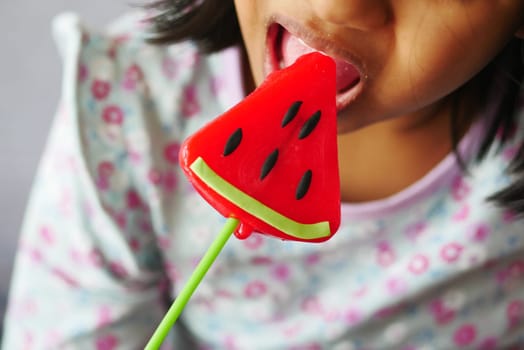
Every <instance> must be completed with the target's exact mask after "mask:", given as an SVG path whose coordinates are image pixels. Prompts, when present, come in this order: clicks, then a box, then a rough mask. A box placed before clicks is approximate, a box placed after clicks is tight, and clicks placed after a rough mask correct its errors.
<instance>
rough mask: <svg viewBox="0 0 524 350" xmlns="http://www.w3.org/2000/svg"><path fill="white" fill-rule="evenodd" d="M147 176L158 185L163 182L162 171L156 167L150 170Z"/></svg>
mask: <svg viewBox="0 0 524 350" xmlns="http://www.w3.org/2000/svg"><path fill="white" fill-rule="evenodd" d="M147 178H148V179H149V182H151V183H152V184H153V185H154V186H158V185H160V184H161V183H162V174H161V173H160V171H158V170H156V169H151V170H149V173H148V174H147Z"/></svg>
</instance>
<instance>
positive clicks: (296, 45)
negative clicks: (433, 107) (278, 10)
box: [265, 23, 362, 110]
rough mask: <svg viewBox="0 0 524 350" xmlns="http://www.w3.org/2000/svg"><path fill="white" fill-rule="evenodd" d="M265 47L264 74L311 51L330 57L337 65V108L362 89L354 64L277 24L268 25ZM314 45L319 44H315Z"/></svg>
mask: <svg viewBox="0 0 524 350" xmlns="http://www.w3.org/2000/svg"><path fill="white" fill-rule="evenodd" d="M319 45H321V44H319ZM326 45H327V44H324V46H326ZM267 47H268V56H269V57H268V58H267V60H266V67H265V68H266V74H269V73H271V72H273V71H275V70H278V69H282V68H285V67H288V66H290V65H291V64H293V63H294V62H295V61H296V60H297V59H298V58H299V57H300V56H303V55H305V54H308V53H311V52H315V51H319V52H322V53H324V54H326V55H328V56H330V57H332V58H333V59H334V60H335V63H336V65H337V79H336V81H337V110H341V109H343V108H345V107H346V106H347V105H349V103H351V102H352V101H353V100H354V99H355V98H356V97H357V95H358V94H359V93H360V91H361V90H362V84H361V81H362V79H361V74H360V72H359V70H357V68H356V66H355V65H354V64H352V63H350V62H348V61H346V60H343V59H340V58H337V57H334V56H333V55H330V54H328V53H326V52H324V51H323V50H322V49H320V48H319V49H315V48H313V47H311V46H310V45H308V44H306V43H305V42H304V40H303V39H301V38H300V37H299V36H297V35H293V34H292V33H291V32H290V31H288V30H286V29H285V28H284V27H283V26H281V25H279V24H276V23H275V24H273V25H271V26H270V28H269V31H268V45H267ZM315 47H319V46H317V45H315Z"/></svg>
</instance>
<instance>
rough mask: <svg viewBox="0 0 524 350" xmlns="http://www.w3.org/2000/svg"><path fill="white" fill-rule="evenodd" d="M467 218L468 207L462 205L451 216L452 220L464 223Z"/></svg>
mask: <svg viewBox="0 0 524 350" xmlns="http://www.w3.org/2000/svg"><path fill="white" fill-rule="evenodd" d="M468 216H469V205H468V204H464V205H463V206H462V207H460V209H459V210H458V211H457V212H456V213H455V214H453V220H455V221H464V220H466V219H467V218H468Z"/></svg>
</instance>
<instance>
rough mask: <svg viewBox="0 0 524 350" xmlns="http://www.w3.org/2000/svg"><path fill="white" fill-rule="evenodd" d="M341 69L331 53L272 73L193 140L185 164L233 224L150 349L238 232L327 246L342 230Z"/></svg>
mask: <svg viewBox="0 0 524 350" xmlns="http://www.w3.org/2000/svg"><path fill="white" fill-rule="evenodd" d="M335 98H336V65H335V62H334V61H333V59H331V58H330V57H328V56H325V55H323V54H321V53H317V52H314V53H310V54H307V55H304V56H302V57H301V58H299V59H298V60H297V61H296V63H294V64H293V65H291V66H290V67H288V68H285V69H283V70H280V71H277V72H275V73H273V74H271V75H269V76H268V77H267V79H266V81H265V82H264V83H263V84H262V85H261V86H260V87H258V88H257V89H256V90H255V91H254V92H253V93H252V94H250V95H249V96H247V97H246V98H245V99H244V100H243V101H242V102H240V103H239V104H237V105H236V106H234V107H233V108H232V109H230V110H229V111H227V112H226V113H224V114H223V115H221V116H219V117H218V118H216V119H214V120H213V121H212V122H210V123H209V124H208V125H206V126H205V127H204V128H202V129H201V130H199V131H198V132H196V133H195V134H194V135H193V136H191V137H190V138H188V139H187V140H186V141H185V142H184V144H183V145H182V148H181V151H180V164H181V166H182V169H183V170H184V172H185V174H186V175H187V177H188V178H189V180H190V181H191V183H192V184H193V185H194V187H195V188H196V190H197V191H198V192H199V193H200V194H201V195H202V197H203V198H204V199H206V200H207V201H208V202H209V203H210V204H211V205H212V206H213V207H214V208H215V209H216V210H217V211H218V212H220V213H221V214H222V215H224V216H225V217H227V218H228V220H227V221H226V224H225V225H224V227H223V229H222V231H221V232H220V233H219V235H218V236H217V237H216V239H215V241H214V242H213V244H212V246H211V247H210V248H209V249H208V251H207V253H206V254H205V256H204V257H203V258H202V260H201V261H200V263H199V265H198V266H197V268H196V269H195V272H194V273H193V275H192V276H191V278H190V280H189V281H188V282H187V284H186V286H185V287H184V289H183V290H182V291H181V293H180V294H179V295H178V296H177V297H176V299H175V302H174V303H173V305H172V306H171V308H170V309H169V310H168V312H167V314H166V316H165V317H164V319H163V320H162V322H161V324H160V325H159V327H158V328H157V330H156V331H155V333H154V334H153V336H152V338H151V340H150V342H149V343H148V345H147V346H146V350H152V349H158V348H159V347H160V344H161V343H162V341H163V339H164V338H165V336H166V335H167V333H168V332H169V329H170V328H171V326H172V325H173V324H174V322H175V321H176V319H177V318H178V316H179V314H180V313H181V311H182V309H183V307H184V306H185V304H186V303H187V301H188V300H189V298H190V297H191V295H192V293H193V291H194V290H195V289H196V287H197V286H198V284H199V283H200V281H201V280H202V278H203V276H204V275H205V273H206V272H207V270H208V269H209V267H210V266H211V264H212V263H213V261H214V259H215V258H216V256H217V255H218V254H219V252H220V250H221V249H222V247H223V246H224V244H225V243H226V241H227V240H228V239H229V237H230V236H231V234H232V233H233V232H235V234H236V236H237V237H239V238H245V237H247V236H249V235H250V234H251V233H252V232H253V231H256V232H259V233H263V234H268V235H272V236H275V237H279V238H281V239H286V240H296V241H304V242H321V241H325V240H327V239H329V238H330V237H331V236H333V234H335V232H336V231H337V229H338V227H339V224H340V184H339V175H338V157H337V139H336V131H337V130H336V129H337V126H336V101H335Z"/></svg>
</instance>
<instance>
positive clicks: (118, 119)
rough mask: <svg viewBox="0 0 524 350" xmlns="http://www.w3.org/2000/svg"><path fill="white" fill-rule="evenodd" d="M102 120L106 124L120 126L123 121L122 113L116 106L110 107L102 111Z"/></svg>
mask: <svg viewBox="0 0 524 350" xmlns="http://www.w3.org/2000/svg"><path fill="white" fill-rule="evenodd" d="M102 118H103V119H104V121H105V122H106V123H107V124H115V125H121V124H122V122H123V121H124V111H122V108H120V107H119V106H116V105H110V106H107V107H106V108H104V110H103V111H102Z"/></svg>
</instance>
